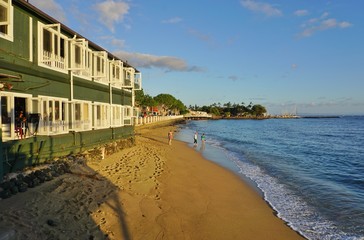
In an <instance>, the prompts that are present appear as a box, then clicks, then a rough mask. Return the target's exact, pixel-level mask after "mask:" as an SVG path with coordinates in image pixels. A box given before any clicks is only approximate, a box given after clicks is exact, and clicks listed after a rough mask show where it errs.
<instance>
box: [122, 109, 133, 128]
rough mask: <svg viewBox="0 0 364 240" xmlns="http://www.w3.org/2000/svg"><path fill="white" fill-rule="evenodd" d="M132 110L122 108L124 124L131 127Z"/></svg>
mask: <svg viewBox="0 0 364 240" xmlns="http://www.w3.org/2000/svg"><path fill="white" fill-rule="evenodd" d="M132 115H133V108H132V107H126V106H124V124H125V125H132V123H133V122H132Z"/></svg>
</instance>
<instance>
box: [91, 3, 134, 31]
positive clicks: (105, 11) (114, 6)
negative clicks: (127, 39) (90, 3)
mask: <svg viewBox="0 0 364 240" xmlns="http://www.w3.org/2000/svg"><path fill="white" fill-rule="evenodd" d="M94 9H96V10H97V11H98V13H99V14H100V16H99V20H100V22H101V23H102V24H104V25H105V26H106V27H107V28H108V29H110V31H111V32H114V31H115V28H114V24H115V23H118V22H121V21H123V19H124V16H125V15H126V14H128V12H129V9H130V6H129V4H128V3H126V2H123V1H114V0H107V1H104V2H101V3H98V4H96V5H94Z"/></svg>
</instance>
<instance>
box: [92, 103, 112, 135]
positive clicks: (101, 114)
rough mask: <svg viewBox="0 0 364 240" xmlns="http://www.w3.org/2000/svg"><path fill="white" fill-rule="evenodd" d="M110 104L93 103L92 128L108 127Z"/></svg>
mask: <svg viewBox="0 0 364 240" xmlns="http://www.w3.org/2000/svg"><path fill="white" fill-rule="evenodd" d="M109 119H110V105H109V104H106V103H94V128H95V129H98V128H108V127H110V121H109Z"/></svg>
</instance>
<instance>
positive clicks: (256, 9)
mask: <svg viewBox="0 0 364 240" xmlns="http://www.w3.org/2000/svg"><path fill="white" fill-rule="evenodd" d="M29 2H30V3H31V4H33V5H35V6H36V7H38V8H40V9H41V10H43V11H44V12H46V13H48V14H49V15H51V16H53V17H54V18H56V19H57V20H59V21H60V22H62V23H63V24H65V25H67V26H68V27H70V28H71V29H73V30H74V31H76V32H78V33H80V34H81V35H83V36H84V37H86V38H88V39H89V40H91V41H93V42H95V43H96V44H98V45H100V46H102V47H103V48H105V49H107V50H108V51H109V52H112V53H113V54H115V55H116V56H119V57H120V58H121V59H123V60H124V59H126V60H128V63H130V64H131V65H133V66H134V67H136V68H137V69H138V70H140V71H141V72H142V77H143V89H144V92H145V93H146V94H149V95H151V96H156V95H158V94H160V93H169V94H172V95H173V96H174V97H176V98H177V99H180V100H181V101H182V102H183V103H184V104H185V105H186V106H189V105H195V104H197V105H199V106H202V105H210V104H213V103H221V104H223V103H227V102H231V103H242V102H244V103H245V104H246V105H247V104H249V102H253V103H254V104H262V105H264V106H265V107H266V108H267V110H268V112H269V113H272V114H283V113H293V112H295V110H297V113H298V114H300V113H301V114H303V113H309V114H364V15H363V9H364V1H361V0H335V1H334V0H332V1H331V0H322V1H321V0H295V1H288V0H285V1H283V0H259V1H255V0H195V1H192V0H184V1H171V0H144V1H142V0H130V1H125V0H106V1H104V0H89V1H79V0H29Z"/></svg>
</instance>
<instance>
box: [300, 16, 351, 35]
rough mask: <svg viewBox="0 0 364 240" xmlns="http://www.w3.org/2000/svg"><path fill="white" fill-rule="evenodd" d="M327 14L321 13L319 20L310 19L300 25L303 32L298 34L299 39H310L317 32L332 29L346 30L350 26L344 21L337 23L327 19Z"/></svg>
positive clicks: (332, 19)
mask: <svg viewBox="0 0 364 240" xmlns="http://www.w3.org/2000/svg"><path fill="white" fill-rule="evenodd" d="M328 16H329V13H327V12H325V13H323V14H322V15H321V16H320V18H311V19H309V20H308V21H306V22H305V23H303V24H302V25H301V27H302V28H304V29H303V31H302V32H301V33H300V34H299V36H300V37H310V36H312V35H313V34H314V33H316V32H319V31H325V30H329V29H334V28H348V27H351V26H352V24H351V23H350V22H346V21H342V22H340V21H338V20H336V19H335V18H329V19H327V17H328Z"/></svg>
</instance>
